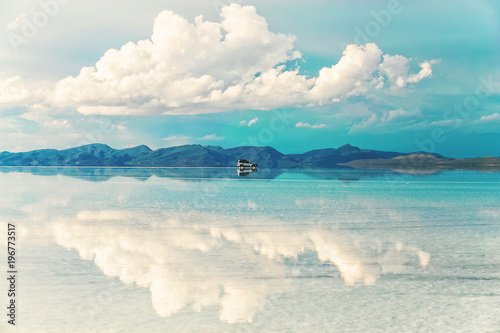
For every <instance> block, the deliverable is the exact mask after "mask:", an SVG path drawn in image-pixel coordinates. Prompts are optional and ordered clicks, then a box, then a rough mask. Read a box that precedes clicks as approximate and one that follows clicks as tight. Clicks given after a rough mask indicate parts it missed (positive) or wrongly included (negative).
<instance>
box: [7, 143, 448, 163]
mask: <svg viewBox="0 0 500 333" xmlns="http://www.w3.org/2000/svg"><path fill="white" fill-rule="evenodd" d="M420 153H421V154H426V155H429V156H431V155H432V156H435V157H437V158H441V157H442V156H441V155H438V154H431V153H425V152H420ZM409 154H410V153H397V152H383V151H376V150H370V149H360V148H358V147H354V146H351V145H349V144H347V145H344V146H342V147H339V148H337V149H335V148H327V149H318V150H311V151H308V152H306V153H304V154H290V155H285V154H282V153H281V152H279V151H277V150H276V149H274V148H272V147H254V146H242V147H236V148H228V149H225V148H222V147H220V146H202V145H198V144H195V145H184V146H176V147H169V148H161V149H157V150H151V149H150V148H149V147H147V146H145V145H141V146H137V147H133V148H126V149H113V148H111V147H109V146H107V145H105V144H100V143H95V144H90V145H85V146H80V147H75V148H70V149H64V150H56V149H41V150H33V151H29V152H24V153H10V152H2V153H0V165H3V166H117V167H127V166H130V167H132V166H136V167H234V166H236V161H237V160H238V159H242V158H244V159H248V160H250V161H252V162H255V163H258V164H259V167H261V168H294V167H299V166H301V167H323V168H332V167H337V166H338V165H339V163H348V162H351V161H355V160H365V159H370V160H376V159H387V158H393V157H398V156H407V155H409Z"/></svg>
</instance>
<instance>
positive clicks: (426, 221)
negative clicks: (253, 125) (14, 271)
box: [0, 167, 500, 332]
mask: <svg viewBox="0 0 500 333" xmlns="http://www.w3.org/2000/svg"><path fill="white" fill-rule="evenodd" d="M0 186H1V192H0V195H1V198H0V212H1V215H0V218H1V219H2V225H1V228H2V229H0V233H1V235H5V237H4V236H1V237H0V244H1V246H2V247H5V243H6V228H5V227H6V223H7V222H11V223H15V224H16V226H17V229H18V231H19V233H20V235H19V238H20V239H19V243H20V244H19V249H18V268H19V285H18V290H19V296H18V302H19V308H18V323H17V324H18V325H17V327H16V330H11V328H10V327H9V326H7V325H6V323H5V322H6V320H2V322H1V323H0V331H2V332H4V331H7V332H10V331H13V332H14V331H15V332H262V331H265V332H278V331H279V332H326V331H329V332H331V331H336V332H415V331H422V332H428V331H439V332H461V331H463V332H470V331H498V329H499V327H500V313H499V312H498V311H499V308H500V307H499V305H500V245H499V244H500V228H499V226H500V174H499V173H475V172H461V171H456V172H445V173H441V174H431V175H420V176H412V175H403V174H398V173H395V172H384V171H355V170H345V169H336V170H288V171H286V170H259V171H258V172H256V173H251V174H248V175H246V176H241V175H238V173H237V171H236V170H235V169H180V168H162V169H155V168H153V169H147V168H143V169H140V168H127V169H123V168H26V167H20V168H15V167H8V168H0ZM5 259H6V256H5V255H4V256H3V257H2V258H1V259H0V260H1V261H0V263H1V264H2V266H3V267H5V265H6V264H5ZM2 271H6V270H2ZM1 281H2V282H1V283H0V288H1V290H2V291H1V292H2V294H3V295H5V292H4V291H6V290H7V285H6V282H5V281H4V279H3V278H2V279H1ZM3 297H4V299H5V300H6V301H5V302H7V298H6V297H5V296H3Z"/></svg>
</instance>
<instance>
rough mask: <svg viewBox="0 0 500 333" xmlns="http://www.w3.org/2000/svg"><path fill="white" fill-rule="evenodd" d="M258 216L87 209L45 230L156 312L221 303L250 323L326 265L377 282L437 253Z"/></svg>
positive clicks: (226, 312)
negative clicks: (273, 299)
mask: <svg viewBox="0 0 500 333" xmlns="http://www.w3.org/2000/svg"><path fill="white" fill-rule="evenodd" d="M256 221H258V224H256V223H248V224H246V223H242V221H241V219H239V218H238V217H233V216H227V215H223V214H219V213H211V212H199V211H192V212H179V211H156V212H137V211H82V212H79V213H77V214H76V216H74V218H71V219H68V218H61V219H57V220H53V221H52V222H50V223H48V224H47V230H48V233H49V234H50V237H53V238H54V240H55V242H56V243H57V244H59V245H60V246H62V247H64V248H66V249H75V250H76V251H78V253H79V255H80V257H81V258H82V259H84V260H93V261H94V262H95V264H96V265H97V266H98V267H99V268H100V269H101V270H102V272H103V273H104V274H105V275H106V276H108V277H117V278H119V279H120V280H121V281H123V282H124V283H126V284H136V285H137V286H139V287H143V288H149V290H150V293H151V302H152V305H153V308H154V310H155V311H156V313H157V314H158V316H161V317H168V316H172V315H174V314H176V313H178V312H180V311H181V310H184V309H187V308H190V309H192V310H193V311H197V312H199V311H202V310H203V308H204V307H207V306H217V307H219V308H220V312H219V318H220V320H221V321H223V322H227V323H237V322H252V320H253V318H254V315H255V314H256V313H257V312H258V311H260V310H261V309H263V307H264V304H265V302H266V299H267V298H268V297H269V296H270V295H272V294H276V293H286V292H287V291H289V290H290V289H291V288H292V287H293V281H294V279H295V278H307V277H309V276H310V275H311V274H314V272H315V270H316V269H318V268H319V266H324V265H327V266H328V267H327V268H328V270H327V272H328V275H329V276H328V277H329V278H332V279H335V278H337V277H338V276H339V275H338V274H340V277H341V278H342V279H343V281H344V282H345V284H347V285H356V284H363V285H373V284H375V283H376V282H377V280H378V279H379V278H380V277H381V276H382V275H384V274H389V273H391V274H398V273H404V272H405V271H406V269H407V268H408V267H426V266H427V264H428V263H429V259H430V255H429V254H428V253H426V252H424V251H422V250H420V249H419V248H417V247H414V246H406V245H405V244H403V243H401V242H389V243H387V242H384V243H383V242H381V241H380V240H378V239H375V238H373V237H369V236H363V235H360V234H356V233H354V232H353V231H351V230H342V229H335V228H324V227H321V226H318V225H316V226H315V225H304V224H300V225H299V224H296V223H287V221H283V220H280V219H275V218H270V217H267V216H261V217H259V218H258V219H256ZM297 267H299V269H297ZM300 267H307V269H300Z"/></svg>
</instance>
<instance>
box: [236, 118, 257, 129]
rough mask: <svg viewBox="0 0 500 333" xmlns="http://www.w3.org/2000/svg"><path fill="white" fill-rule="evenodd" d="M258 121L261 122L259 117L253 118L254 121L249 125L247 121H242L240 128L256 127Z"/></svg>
mask: <svg viewBox="0 0 500 333" xmlns="http://www.w3.org/2000/svg"><path fill="white" fill-rule="evenodd" d="M258 121H259V118H258V117H256V118H253V119H252V120H250V121H249V122H248V123H247V121H246V120H242V121H240V127H241V126H248V127H250V126H252V125H255V124H256V123H257V122H258Z"/></svg>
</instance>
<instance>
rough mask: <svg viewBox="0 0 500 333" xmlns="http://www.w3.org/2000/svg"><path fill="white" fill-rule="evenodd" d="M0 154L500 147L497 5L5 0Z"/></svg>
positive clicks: (478, 150) (481, 152) (0, 2)
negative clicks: (87, 148)
mask: <svg viewBox="0 0 500 333" xmlns="http://www.w3.org/2000/svg"><path fill="white" fill-rule="evenodd" d="M0 22H1V23H2V29H3V33H0V64H1V67H0V68H1V70H0V151H4V150H7V151H27V150H33V149H43V148H56V149H64V148H70V147H74V146H78V145H83V144H89V143H94V142H100V143H105V144H108V145H110V146H112V147H114V148H126V147H133V146H137V145H140V144H146V145H148V146H149V147H151V148H152V149H157V148H161V147H168V146H176V145H182V144H195V143H197V144H203V145H220V146H222V147H225V148H229V147H235V146H239V145H257V146H272V147H274V148H276V149H278V150H279V151H281V152H283V153H301V152H305V151H308V150H312V149H319V148H327V147H333V148H335V147H339V146H341V145H344V144H346V143H349V144H351V145H356V146H359V147H361V148H370V149H378V150H392V151H403V152H411V151H418V150H426V151H431V152H437V153H441V154H443V155H445V156H450V157H477V156H500V145H499V142H500V4H499V2H498V1H493V0H477V1H464V0H453V1H451V0H443V1H439V2H438V3H436V1H428V0H422V1H411V0H388V1H387V0H386V1H381V0H374V1H372V0H370V1H368V0H360V1H347V0H335V1H332V0H328V1H326V0H317V1H312V2H311V1H307V2H306V1H295V0H288V1H282V0H277V1H272V2H270V1H261V0H254V1H246V0H239V1H234V2H231V1H229V0H214V1H211V0H209V1H206V0H205V1H200V0H198V1H195V0H185V1H165V0H164V1H159V0H149V1H143V2H139V1H123V0H122V1H115V0H108V1H106V2H102V1H95V0H88V1H80V0H38V1H32V0H15V1H14V0H0Z"/></svg>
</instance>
